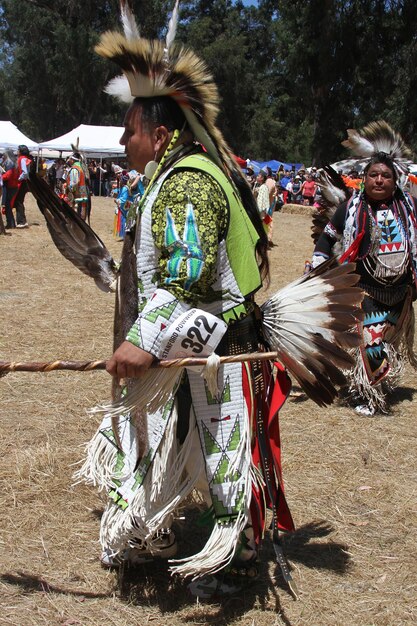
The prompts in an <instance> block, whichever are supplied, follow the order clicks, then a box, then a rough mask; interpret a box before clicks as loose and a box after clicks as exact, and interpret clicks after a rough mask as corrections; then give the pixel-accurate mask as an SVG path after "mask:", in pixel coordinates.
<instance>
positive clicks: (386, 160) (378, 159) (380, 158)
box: [363, 152, 398, 182]
mask: <svg viewBox="0 0 417 626" xmlns="http://www.w3.org/2000/svg"><path fill="white" fill-rule="evenodd" d="M377 163H382V164H383V165H386V166H387V167H389V169H390V170H391V172H392V175H393V177H394V181H395V182H397V178H398V174H397V172H396V170H395V166H394V161H393V160H392V158H391V157H390V155H389V154H387V153H386V152H377V154H374V156H373V157H372V158H371V160H370V161H369V163H368V164H367V165H366V167H365V169H364V170H363V173H364V176H366V175H367V173H368V172H369V170H370V168H371V167H372V165H376V164H377Z"/></svg>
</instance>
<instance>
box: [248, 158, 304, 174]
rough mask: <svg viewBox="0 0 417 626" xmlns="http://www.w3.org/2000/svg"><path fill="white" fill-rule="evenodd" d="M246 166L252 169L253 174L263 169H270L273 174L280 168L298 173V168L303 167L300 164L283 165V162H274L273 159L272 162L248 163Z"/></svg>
mask: <svg viewBox="0 0 417 626" xmlns="http://www.w3.org/2000/svg"><path fill="white" fill-rule="evenodd" d="M248 165H249V167H251V168H252V169H253V171H254V172H255V174H257V173H258V172H259V170H262V169H264V168H265V167H270V168H271V170H272V171H273V172H274V173H275V172H277V171H278V170H279V169H281V168H282V169H284V170H290V171H291V170H295V171H296V172H298V170H299V169H300V168H302V167H304V165H303V164H302V163H284V162H283V161H276V160H275V159H273V160H272V161H249V163H248Z"/></svg>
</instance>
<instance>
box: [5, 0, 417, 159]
mask: <svg viewBox="0 0 417 626" xmlns="http://www.w3.org/2000/svg"><path fill="white" fill-rule="evenodd" d="M131 4H132V6H133V8H134V11H135V14H136V15H137V18H138V23H139V25H140V30H141V34H142V35H143V36H145V37H151V38H154V37H160V36H163V35H164V34H165V31H166V27H167V23H168V17H169V13H170V11H171V10H172V8H173V4H174V0H135V1H134V2H131ZM180 20H181V21H180V26H179V29H178V33H177V39H178V40H180V41H183V42H184V43H186V44H187V45H189V46H190V47H191V48H193V49H194V50H195V51H196V52H197V53H198V54H199V55H200V56H201V57H203V58H204V59H205V60H206V62H207V64H208V66H209V67H210V69H211V71H212V72H213V74H214V77H215V80H216V82H217V85H218V88H219V92H220V95H221V98H222V107H221V114H220V116H219V126H220V128H221V129H222V131H223V132H224V134H225V137H226V139H227V141H228V142H229V144H230V145H231V147H232V149H233V150H234V151H235V153H237V154H240V155H242V156H244V157H249V158H253V159H257V158H259V159H265V160H269V159H272V158H276V159H279V160H283V161H297V162H303V163H305V164H315V165H322V164H323V163H325V162H329V161H332V160H335V159H339V158H343V157H344V156H346V153H345V151H344V149H343V148H342V147H341V145H340V142H341V140H342V139H343V138H344V137H345V134H346V129H347V128H358V127H361V126H363V125H364V124H366V123H368V122H370V121H372V120H375V119H385V120H386V121H387V122H389V123H391V124H392V125H393V126H394V128H395V129H396V130H398V131H399V132H401V133H402V134H403V136H404V138H405V140H406V141H407V143H408V144H409V145H410V146H411V147H412V148H413V149H414V150H415V149H416V148H417V138H416V133H415V131H416V125H417V102H416V98H415V93H416V86H417V85H416V83H417V76H416V72H415V65H416V61H417V34H416V33H417V28H416V25H417V12H416V11H415V2H414V0H391V1H389V0H366V2H365V0H293V1H292V2H286V1H285V0H259V2H258V3H257V5H253V6H245V5H244V4H243V2H242V1H241V0H237V1H234V2H233V1H232V0H193V1H191V0H190V1H185V0H184V1H183V2H181V4H180ZM110 28H119V24H118V2H117V1H116V0H104V1H103V2H93V1H91V0H65V1H64V0H3V2H2V8H1V9H0V79H1V83H2V85H3V89H2V91H1V95H0V117H2V118H3V119H10V120H11V121H12V122H13V123H15V124H16V125H17V126H18V127H19V128H20V129H21V130H22V131H23V132H24V133H25V134H27V135H28V136H30V137H32V138H33V139H35V140H38V141H43V140H47V139H51V138H53V137H55V136H57V135H60V134H63V133H65V132H67V131H68V130H70V129H71V128H73V127H75V126H77V125H78V124H81V123H85V124H113V125H121V123H122V119H123V109H124V108H123V106H121V105H120V104H118V103H117V102H116V101H115V100H113V99H112V98H111V97H110V96H108V95H106V94H104V93H103V87H104V85H105V84H106V83H107V82H108V80H109V79H110V78H111V77H113V76H114V75H115V74H116V73H117V68H116V67H113V66H112V64H111V63H109V62H108V61H105V60H103V59H101V58H100V57H98V56H97V55H96V54H95V53H94V46H95V44H96V43H97V41H98V38H99V35H100V34H101V33H102V32H104V31H105V30H107V29H110ZM29 33H30V36H29V35H28V34H29Z"/></svg>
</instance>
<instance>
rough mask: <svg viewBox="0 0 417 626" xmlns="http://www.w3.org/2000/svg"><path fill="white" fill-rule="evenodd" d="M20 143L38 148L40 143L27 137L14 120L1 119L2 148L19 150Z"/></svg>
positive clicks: (34, 148) (0, 147)
mask: <svg viewBox="0 0 417 626" xmlns="http://www.w3.org/2000/svg"><path fill="white" fill-rule="evenodd" d="M20 145H24V146H27V147H28V148H29V150H37V149H38V144H37V143H35V142H34V141H32V139H29V137H26V135H24V134H23V133H22V132H20V130H19V129H18V128H17V126H15V125H14V124H12V122H8V121H7V122H6V121H0V150H3V151H4V150H17V147H18V146H20Z"/></svg>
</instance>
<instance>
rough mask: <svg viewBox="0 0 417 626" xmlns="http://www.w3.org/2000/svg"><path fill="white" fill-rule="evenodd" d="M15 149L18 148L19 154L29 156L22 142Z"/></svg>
mask: <svg viewBox="0 0 417 626" xmlns="http://www.w3.org/2000/svg"><path fill="white" fill-rule="evenodd" d="M17 149H18V150H19V152H20V154H21V155H22V156H27V157H28V156H30V155H29V148H28V147H27V146H25V145H23V144H22V145H20V146H17Z"/></svg>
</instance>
